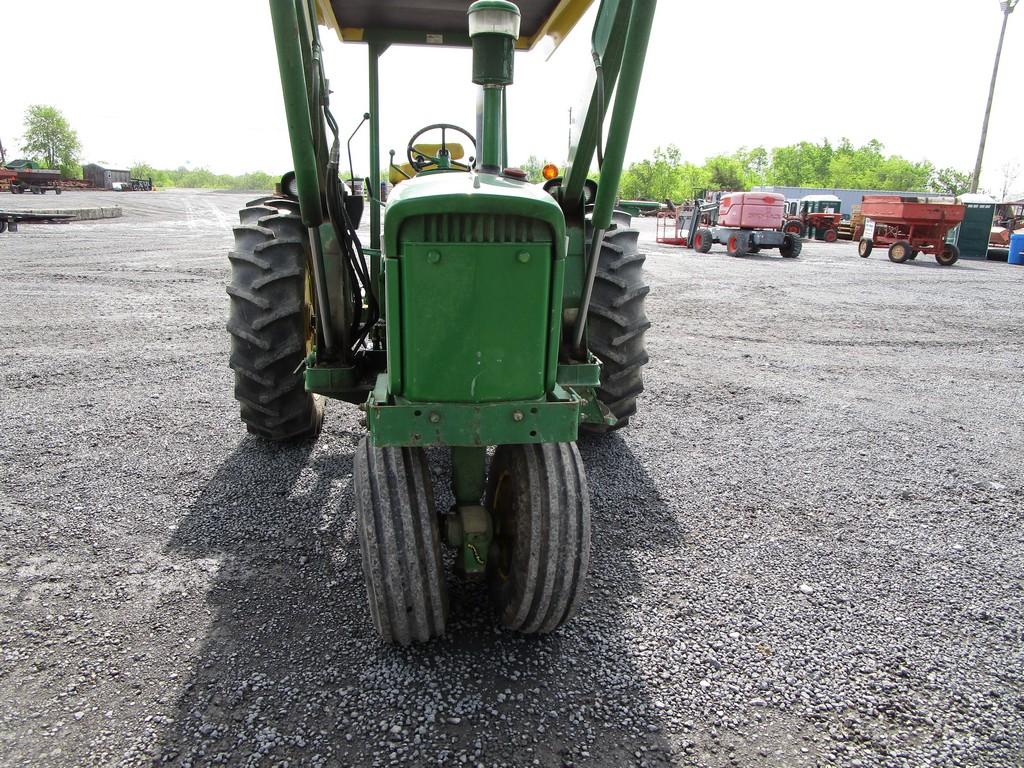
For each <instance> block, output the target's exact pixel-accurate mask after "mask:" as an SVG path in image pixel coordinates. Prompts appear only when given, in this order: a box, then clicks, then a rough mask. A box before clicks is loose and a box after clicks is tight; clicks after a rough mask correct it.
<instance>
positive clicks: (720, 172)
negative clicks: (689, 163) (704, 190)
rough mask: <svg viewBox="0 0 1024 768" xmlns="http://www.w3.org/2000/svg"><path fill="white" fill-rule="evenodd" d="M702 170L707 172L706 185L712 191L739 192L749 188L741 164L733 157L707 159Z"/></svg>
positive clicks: (717, 156)
mask: <svg viewBox="0 0 1024 768" xmlns="http://www.w3.org/2000/svg"><path fill="white" fill-rule="evenodd" d="M704 169H705V170H706V171H707V175H708V184H709V186H710V187H711V188H712V189H721V190H726V191H729V192H739V191H742V190H745V189H749V188H750V184H749V183H748V182H747V179H746V178H745V176H746V174H745V172H744V171H745V169H744V167H743V163H742V162H741V161H739V160H737V159H736V157H735V156H734V157H729V156H727V155H716V156H715V157H709V158H708V159H707V161H705V163H704Z"/></svg>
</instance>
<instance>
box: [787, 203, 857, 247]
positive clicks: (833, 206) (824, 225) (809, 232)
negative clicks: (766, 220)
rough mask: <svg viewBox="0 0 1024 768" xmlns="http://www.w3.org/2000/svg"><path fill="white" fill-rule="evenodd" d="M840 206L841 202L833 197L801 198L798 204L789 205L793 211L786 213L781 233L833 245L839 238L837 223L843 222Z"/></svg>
mask: <svg viewBox="0 0 1024 768" xmlns="http://www.w3.org/2000/svg"><path fill="white" fill-rule="evenodd" d="M842 204H843V201H842V200H840V199H839V198H838V197H836V196H835V195H807V196H806V197H802V198H800V202H799V204H796V203H791V204H790V205H792V206H793V208H794V210H790V211H789V212H787V215H786V221H785V222H784V223H783V225H782V231H783V232H789V233H791V234H794V235H796V236H797V237H813V238H815V239H817V240H824V241H825V242H826V243H834V242H835V241H836V240H837V239H838V238H839V223H840V222H841V221H842V220H843V216H842V214H841V213H840V212H839V209H840V207H841V206H842Z"/></svg>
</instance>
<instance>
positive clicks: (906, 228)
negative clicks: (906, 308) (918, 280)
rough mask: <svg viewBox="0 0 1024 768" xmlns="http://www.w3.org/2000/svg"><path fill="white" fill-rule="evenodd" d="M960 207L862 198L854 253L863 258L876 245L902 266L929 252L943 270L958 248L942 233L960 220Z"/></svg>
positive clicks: (913, 199) (903, 198)
mask: <svg viewBox="0 0 1024 768" xmlns="http://www.w3.org/2000/svg"><path fill="white" fill-rule="evenodd" d="M965 210H966V209H965V208H964V206H962V205H959V204H957V203H953V202H944V201H937V200H934V199H932V200H928V199H927V198H922V197H907V196H905V195H904V196H901V195H865V196H864V202H863V203H862V204H861V213H863V214H864V235H863V237H861V240H860V244H859V245H858V246H857V252H858V253H859V254H860V255H861V258H864V259H866V258H867V257H868V256H869V255H870V254H871V250H872V249H873V248H874V246H876V245H887V246H889V260H890V261H894V262H896V263H897V264H902V263H903V262H905V261H908V260H910V259H915V258H917V254H919V253H931V254H933V255H934V256H935V260H936V261H937V262H938V263H939V264H941V265H942V266H944V267H948V266H950V265H952V264H955V263H956V260H957V259H959V258H960V249H959V248H957V247H956V245H954V244H953V243H947V242H946V234H947V233H948V232H949V230H951V229H953V227H955V226H956V225H957V224H959V223H960V222H961V221H963V220H964V211H965Z"/></svg>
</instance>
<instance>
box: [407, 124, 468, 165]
mask: <svg viewBox="0 0 1024 768" xmlns="http://www.w3.org/2000/svg"><path fill="white" fill-rule="evenodd" d="M428 131H441V149H440V150H438V153H437V155H436V156H435V155H428V154H426V153H425V152H420V151H419V150H418V149H416V140H417V139H418V138H419V137H420V136H422V135H423V134H424V133H427V132H428ZM448 131H454V132H455V133H461V134H462V135H463V136H465V137H466V138H467V139H469V144H470V146H471V147H473V149H474V151H475V150H476V139H474V138H473V134H471V133H470V132H469V131H467V130H466V129H465V128H460V127H459V126H457V125H452V124H451V123H434V124H433V125H428V126H427V127H426V128H421V129H420V130H419V131H417V132H416V133H415V134H413V137H412V138H411V139H409V146H408V147H406V150H405V153H406V156H407V157H408V158H409V165H411V166H412V167H413V170H415V171H416V173H422V172H423V171H425V170H427V169H429V168H458V169H459V170H462V171H468V170H469V166H468V165H466V164H465V163H460V162H457V161H455V160H452V155H451V152H449V151H448Z"/></svg>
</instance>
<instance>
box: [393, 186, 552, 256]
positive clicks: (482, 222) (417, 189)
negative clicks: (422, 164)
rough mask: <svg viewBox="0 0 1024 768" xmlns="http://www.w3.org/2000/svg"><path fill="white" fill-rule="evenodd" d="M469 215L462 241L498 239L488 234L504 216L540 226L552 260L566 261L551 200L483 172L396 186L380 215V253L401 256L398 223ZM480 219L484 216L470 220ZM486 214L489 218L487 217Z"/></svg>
mask: <svg viewBox="0 0 1024 768" xmlns="http://www.w3.org/2000/svg"><path fill="white" fill-rule="evenodd" d="M438 213H444V214H448V215H452V214H455V215H456V216H458V215H461V214H468V216H467V217H466V219H465V221H466V222H472V223H471V225H470V226H472V228H473V231H472V232H469V231H467V232H464V233H463V234H462V235H461V237H460V239H461V240H463V241H465V242H488V241H492V242H493V241H495V240H500V239H502V235H501V234H500V233H496V232H493V231H489V227H492V226H494V225H495V224H493V223H491V221H490V217H493V221H494V222H498V221H500V220H503V219H507V218H508V217H520V218H522V219H529V220H533V221H539V222H542V223H544V224H546V225H547V226H548V227H549V228H550V230H551V242H552V244H553V247H554V251H555V254H554V256H555V258H556V259H564V258H565V249H566V244H565V216H564V215H563V214H562V209H561V208H559V207H558V204H557V203H556V202H555V201H554V199H553V198H552V197H551V196H550V195H549V194H548V193H547V192H545V191H544V190H543V189H541V188H540V187H539V186H536V185H533V184H529V183H527V182H523V181H516V180H514V179H508V178H505V177H502V176H495V175H493V174H486V173H463V172H460V171H447V172H438V173H428V174H425V175H421V176H417V177H416V178H415V179H411V180H409V181H406V182H404V183H402V184H400V185H399V186H398V187H397V188H396V189H395V190H394V192H392V194H391V197H390V198H389V199H388V203H387V212H386V215H385V216H384V254H385V256H387V257H390V258H395V257H401V252H400V248H399V238H400V236H401V229H402V224H403V223H404V222H406V221H407V220H409V219H410V218H411V217H416V216H430V215H434V214H438ZM473 214H484V216H479V215H473ZM488 215H489V216H488Z"/></svg>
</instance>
